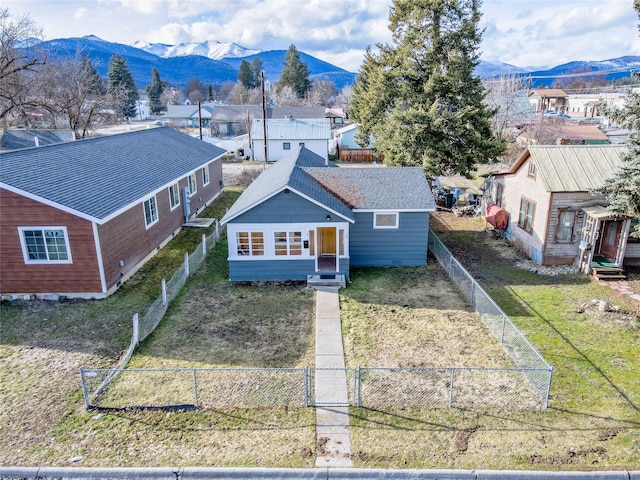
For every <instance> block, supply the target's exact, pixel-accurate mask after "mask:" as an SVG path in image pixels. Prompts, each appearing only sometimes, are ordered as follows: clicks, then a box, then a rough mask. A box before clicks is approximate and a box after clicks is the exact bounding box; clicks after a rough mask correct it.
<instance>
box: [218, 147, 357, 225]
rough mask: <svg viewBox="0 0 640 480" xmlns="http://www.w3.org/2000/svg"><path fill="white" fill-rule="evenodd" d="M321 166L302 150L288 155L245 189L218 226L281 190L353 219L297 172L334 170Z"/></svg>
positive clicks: (314, 156)
mask: <svg viewBox="0 0 640 480" xmlns="http://www.w3.org/2000/svg"><path fill="white" fill-rule="evenodd" d="M324 165H325V160H324V159H323V158H322V157H321V156H319V155H317V154H315V153H313V152H312V151H311V150H308V149H306V148H304V147H300V148H299V149H298V150H296V151H293V152H291V154H289V155H287V156H286V157H284V158H282V159H280V160H278V161H277V162H276V163H274V164H273V165H271V166H270V167H269V168H267V169H266V170H265V171H264V172H262V173H261V174H260V176H259V177H258V178H256V179H255V180H254V181H253V183H252V184H251V185H249V187H248V188H247V189H246V190H245V191H244V192H243V193H242V195H240V198H238V200H236V202H235V203H234V204H233V205H232V206H231V208H230V209H229V211H228V212H227V214H226V215H225V216H224V217H223V219H222V223H226V222H228V221H229V220H231V219H233V218H235V217H237V216H238V215H240V214H242V213H244V212H246V211H247V210H249V209H251V208H253V207H254V206H256V205H259V204H260V203H262V202H263V201H265V200H267V199H268V198H270V197H271V196H273V195H274V194H276V193H277V192H279V191H281V190H283V189H284V188H290V189H292V190H296V191H298V192H300V193H301V194H303V195H306V196H307V197H309V198H311V199H312V200H314V201H316V202H318V203H320V204H322V205H325V206H326V207H327V208H329V209H331V210H333V211H335V212H337V213H339V214H340V215H342V216H344V217H346V218H349V219H353V213H352V212H351V210H350V209H349V208H348V207H347V206H346V205H345V204H344V203H342V202H341V201H340V200H338V199H337V198H336V197H334V196H333V195H331V194H330V193H329V192H327V191H326V190H325V189H324V188H322V187H321V186H320V185H318V183H317V182H316V181H314V180H313V178H311V177H310V176H309V175H308V174H307V173H305V172H304V171H303V170H302V169H301V168H299V167H301V166H308V167H321V166H322V169H324V170H328V169H331V170H333V169H337V167H336V165H335V164H333V163H331V162H329V163H328V165H327V166H324Z"/></svg>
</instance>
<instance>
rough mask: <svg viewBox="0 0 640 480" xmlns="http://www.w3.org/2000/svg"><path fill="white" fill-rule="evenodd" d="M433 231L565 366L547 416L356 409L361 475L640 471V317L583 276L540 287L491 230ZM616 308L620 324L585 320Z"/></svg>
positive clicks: (451, 219)
mask: <svg viewBox="0 0 640 480" xmlns="http://www.w3.org/2000/svg"><path fill="white" fill-rule="evenodd" d="M434 217H435V218H434V219H433V220H434V221H433V223H432V227H433V228H434V230H436V232H437V233H438V235H439V236H440V238H441V239H442V240H443V241H444V243H445V244H446V245H447V246H448V247H449V248H450V249H451V250H452V252H453V253H454V255H455V256H456V257H457V258H458V259H459V260H460V262H461V263H463V264H464V265H465V267H466V268H467V269H468V270H469V271H470V272H471V273H472V275H474V276H475V277H476V278H477V279H478V280H479V282H480V284H481V285H483V286H484V288H485V289H486V290H487V291H488V292H489V293H490V294H491V295H492V296H493V297H494V298H495V299H496V300H497V301H498V303H499V304H500V305H501V306H502V308H503V309H504V310H505V311H506V312H507V313H508V314H509V315H510V316H511V318H512V320H513V321H514V322H515V323H516V324H517V325H518V327H519V328H520V329H521V330H522V332H523V333H524V334H525V335H526V336H527V337H528V338H529V339H530V340H531V341H532V342H533V344H534V345H535V346H536V347H537V348H538V349H539V350H540V351H541V353H542V354H543V356H544V357H545V358H546V359H547V361H549V362H550V363H551V364H553V365H554V368H555V371H554V377H553V383H552V387H551V397H550V405H549V409H548V410H547V411H543V412H510V411H504V410H462V409H446V408H416V407H411V408H396V409H385V410H384V411H378V410H369V409H352V410H351V412H352V417H351V418H352V424H351V425H352V440H351V442H352V449H353V453H354V464H355V465H356V466H378V467H392V468H424V467H429V468H468V469H471V468H478V469H533V470H616V469H637V468H638V465H640V382H638V376H637V375H636V372H638V371H640V328H639V327H640V323H639V322H640V318H639V316H638V313H639V312H638V306H637V305H636V304H635V303H633V301H632V300H630V299H629V298H628V297H625V296H624V295H620V294H619V293H617V292H616V291H615V290H613V289H611V288H609V287H608V286H601V285H598V284H597V283H596V282H595V281H594V280H593V279H591V278H588V277H585V276H583V275H566V274H565V275H539V274H537V273H532V272H529V271H527V270H525V269H522V268H517V267H514V264H515V263H517V262H519V261H521V260H523V259H522V257H521V256H520V255H519V254H518V252H517V251H516V250H515V249H513V248H512V247H510V246H508V245H507V244H505V242H504V241H502V240H496V239H494V238H493V237H492V236H491V235H487V234H486V233H485V232H484V220H483V219H479V218H468V217H467V218H462V217H455V216H454V215H452V214H447V213H438V214H436V215H434ZM592 299H608V300H610V301H611V303H612V304H614V305H616V306H619V307H620V311H619V312H616V313H603V312H599V311H598V310H597V309H595V310H594V309H590V310H588V311H583V312H582V313H580V312H579V310H580V309H581V306H582V305H583V304H584V303H585V302H588V301H590V300H592Z"/></svg>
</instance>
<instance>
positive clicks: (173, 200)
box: [169, 183, 180, 210]
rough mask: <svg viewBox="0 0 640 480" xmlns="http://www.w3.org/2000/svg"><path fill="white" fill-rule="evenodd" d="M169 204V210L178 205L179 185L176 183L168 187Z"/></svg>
mask: <svg viewBox="0 0 640 480" xmlns="http://www.w3.org/2000/svg"><path fill="white" fill-rule="evenodd" d="M169 205H170V206H171V210H173V209H174V208H176V207H177V206H179V205H180V186H179V185H178V184H177V183H174V184H173V185H171V186H170V187H169Z"/></svg>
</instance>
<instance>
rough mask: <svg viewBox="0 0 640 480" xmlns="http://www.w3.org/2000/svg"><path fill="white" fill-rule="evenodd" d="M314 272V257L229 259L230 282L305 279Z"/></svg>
mask: <svg viewBox="0 0 640 480" xmlns="http://www.w3.org/2000/svg"><path fill="white" fill-rule="evenodd" d="M314 272H315V259H313V258H310V259H305V260H267V261H264V260H263V261H260V260H256V261H250V260H241V261H239V260H229V279H230V280H231V281H232V282H254V281H255V282H257V281H261V280H264V281H276V280H306V279H307V275H311V274H313V273H314Z"/></svg>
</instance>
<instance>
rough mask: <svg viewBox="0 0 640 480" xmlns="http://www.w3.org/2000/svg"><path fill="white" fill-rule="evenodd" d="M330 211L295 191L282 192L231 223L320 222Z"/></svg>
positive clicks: (323, 220)
mask: <svg viewBox="0 0 640 480" xmlns="http://www.w3.org/2000/svg"><path fill="white" fill-rule="evenodd" d="M328 213H330V212H329V210H326V209H324V208H321V207H319V206H318V205H316V204H314V203H312V202H310V201H308V200H307V199H305V198H302V197H300V196H299V195H297V194H295V193H293V192H289V193H284V192H280V193H278V194H277V195H275V196H273V197H271V198H270V199H268V200H266V201H264V202H262V203H260V204H258V205H256V206H255V207H253V208H252V209H250V210H248V211H247V212H245V213H243V214H242V215H239V216H238V217H236V218H234V219H233V220H232V221H231V222H229V223H314V222H318V223H320V222H325V221H326V220H325V218H326V217H327V214H328Z"/></svg>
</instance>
